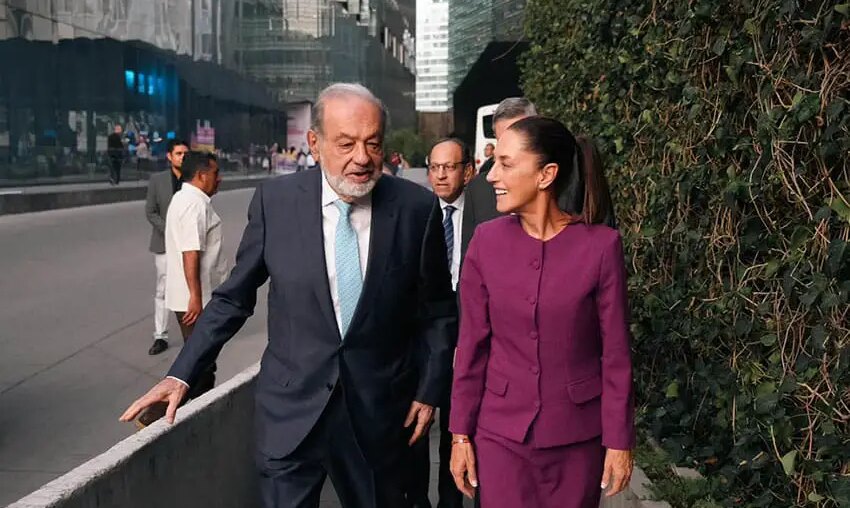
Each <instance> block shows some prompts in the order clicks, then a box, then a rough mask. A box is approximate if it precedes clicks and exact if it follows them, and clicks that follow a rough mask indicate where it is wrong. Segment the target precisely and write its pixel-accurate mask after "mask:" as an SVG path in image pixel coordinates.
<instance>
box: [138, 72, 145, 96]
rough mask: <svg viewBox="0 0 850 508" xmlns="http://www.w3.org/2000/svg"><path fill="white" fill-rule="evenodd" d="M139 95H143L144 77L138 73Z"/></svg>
mask: <svg viewBox="0 0 850 508" xmlns="http://www.w3.org/2000/svg"><path fill="white" fill-rule="evenodd" d="M139 93H145V75H144V74H142V73H139Z"/></svg>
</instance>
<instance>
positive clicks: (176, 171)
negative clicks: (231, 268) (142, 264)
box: [145, 139, 189, 355]
mask: <svg viewBox="0 0 850 508" xmlns="http://www.w3.org/2000/svg"><path fill="white" fill-rule="evenodd" d="M188 151H189V145H188V143H186V142H185V141H182V140H178V139H172V140H170V141H169V142H168V147H167V152H166V155H165V156H166V158H167V159H168V165H169V168H168V170H167V171H162V172H160V173H156V174H154V175H151V177H150V180H148V194H147V200H146V201H145V217H147V219H148V222H150V224H151V241H150V247H149V248H150V251H151V252H152V253H153V255H154V265H155V266H156V292H155V293H154V313H153V316H154V332H153V339H154V340H153V345H151V347H150V349H149V350H148V354H149V355H158V354H159V353H162V352H163V351H165V350H166V349H168V309H166V308H165V214H166V213H167V212H168V205H169V204H171V198H172V197H173V196H174V193H175V192H177V191H179V190H180V185H181V182H180V176H181V172H180V168H181V166H182V165H183V157H184V156H185V155H186V153H187V152H188Z"/></svg>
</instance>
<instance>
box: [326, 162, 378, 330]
mask: <svg viewBox="0 0 850 508" xmlns="http://www.w3.org/2000/svg"><path fill="white" fill-rule="evenodd" d="M322 171H323V172H322V234H323V236H324V240H325V266H326V268H327V270H328V284H329V286H330V289H331V300H332V301H333V306H334V314H335V315H336V324H337V326H338V327H339V329H340V333H342V317H341V314H340V307H339V289H338V284H337V280H336V258H335V257H334V256H335V255H336V226H337V223H339V216H340V213H339V209H338V208H337V207H336V205H334V202H335V201H337V200H339V195H338V194H337V193H336V191H334V190H333V188H332V187H331V186H330V184H329V183H328V180H327V178H325V177H324V170H322ZM351 227H352V228H353V229H354V234H356V235H357V247H358V251H359V253H360V276H361V277H364V278H365V277H366V267H367V266H368V264H369V239H370V236H371V234H372V195H371V194H368V195H366V196H364V197H362V198H360V199H358V200H356V201H355V202H354V203H353V206H352V209H351Z"/></svg>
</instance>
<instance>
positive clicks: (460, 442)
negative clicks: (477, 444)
mask: <svg viewBox="0 0 850 508" xmlns="http://www.w3.org/2000/svg"><path fill="white" fill-rule="evenodd" d="M470 442H471V441H470V440H469V439H466V438H465V437H459V438H457V439H452V445H456V444H463V443H470Z"/></svg>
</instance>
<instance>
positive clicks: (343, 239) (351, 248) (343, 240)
mask: <svg viewBox="0 0 850 508" xmlns="http://www.w3.org/2000/svg"><path fill="white" fill-rule="evenodd" d="M334 205H336V207H337V208H338V209H339V222H337V224H336V238H335V243H334V257H335V258H336V259H335V262H336V287H337V297H338V298H339V313H340V321H341V329H340V333H341V334H342V336H343V337H345V333H346V332H347V331H348V326H349V325H350V324H351V318H352V317H354V310H355V309H356V308H357V302H358V301H359V300H360V293H361V291H362V290H363V276H362V274H361V272H360V249H359V247H358V242H357V234H356V233H355V232H354V228H352V227H351V209H352V207H351V204H349V203H346V202H345V201H342V200H337V201H334Z"/></svg>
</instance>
